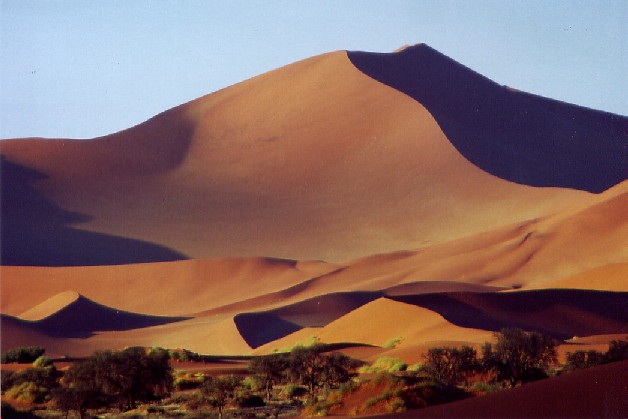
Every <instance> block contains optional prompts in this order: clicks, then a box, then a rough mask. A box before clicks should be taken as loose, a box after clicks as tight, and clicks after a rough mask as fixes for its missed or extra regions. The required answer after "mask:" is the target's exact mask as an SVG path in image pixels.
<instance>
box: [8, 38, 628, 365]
mask: <svg viewBox="0 0 628 419" xmlns="http://www.w3.org/2000/svg"><path fill="white" fill-rule="evenodd" d="M625 127H626V118H624V117H621V116H617V115H610V114H605V113H601V112H597V111H593V110H589V109H584V108H579V107H576V106H573V105H569V104H564V103H560V102H556V101H552V100H549V99H545V98H541V97H537V96H534V95H530V94H525V93H520V92H513V91H511V90H509V89H507V88H504V87H502V86H499V85H497V84H496V83H494V82H492V81H490V80H488V79H486V78H484V77H483V76H481V75H479V74H477V73H475V72H473V71H472V70H469V69H467V68H466V67H464V66H462V65H460V64H458V63H456V62H455V61H453V60H451V59H449V58H447V57H445V56H443V55H442V54H440V53H438V52H436V51H434V50H432V49H431V48H429V47H427V46H424V45H418V46H411V47H408V48H404V49H402V50H400V51H399V52H397V53H395V54H383V55H382V54H373V53H356V52H346V51H337V52H333V53H329V54H323V55H320V56H316V57H312V58H310V59H306V60H303V61H300V62H297V63H294V64H290V65H287V66H285V67H282V68H279V69H277V70H274V71H271V72H269V73H266V74H262V75H260V76H258V77H254V78H252V79H250V80H246V81H243V82H241V83H238V84H236V85H234V86H230V87H228V88H226V89H223V90H220V91H218V92H214V93H211V94H209V95H206V96H203V97H200V98H198V99H196V100H193V101H191V102H189V103H186V104H183V105H180V106H178V107H176V108H173V109H171V110H168V111H165V112H163V113H161V114H159V115H157V116H155V117H154V118H151V119H150V120H148V121H146V122H144V123H142V124H139V125H137V126H135V127H132V128H129V129H128V130H124V131H121V132H118V133H114V134H111V135H108V136H104V137H100V138H96V139H91V140H70V139H39V138H31V139H9V140H2V141H0V155H2V160H1V161H0V166H1V169H2V176H1V182H0V183H1V186H2V190H1V193H2V197H3V198H2V205H1V209H2V212H1V214H0V215H1V218H2V222H3V228H2V236H1V237H0V276H1V278H2V281H1V285H0V286H1V288H2V293H1V295H0V305H1V312H2V314H3V319H2V322H1V323H0V325H1V327H2V335H3V339H2V342H0V343H1V345H2V347H3V348H5V347H6V345H7V344H11V345H18V344H32V343H33V342H37V341H41V342H42V344H45V345H47V346H50V347H51V348H54V351H55V352H54V353H57V354H83V355H85V354H89V353H90V351H93V350H95V349H105V348H117V347H124V346H131V345H144V346H164V347H185V348H188V349H192V350H194V351H197V352H201V353H212V354H230V355H243V354H250V353H261V352H263V351H264V350H266V349H267V348H271V347H276V346H277V345H279V344H281V345H284V344H285V345H289V344H294V343H295V342H297V341H298V340H299V339H305V338H308V337H311V336H313V335H316V336H319V335H320V337H321V339H326V340H328V341H332V342H335V343H338V342H341V341H346V340H347V339H350V340H355V342H353V343H357V344H362V345H384V343H385V342H386V340H388V339H394V338H397V337H399V336H398V335H402V334H403V337H404V341H403V342H405V343H401V344H400V346H399V347H398V348H395V349H389V350H388V349H387V350H388V351H390V352H389V353H391V354H400V356H401V355H403V356H409V355H408V354H410V353H411V352H413V353H414V352H417V351H418V349H417V348H424V347H425V345H427V344H428V343H427V342H457V343H462V342H464V341H466V342H467V343H471V344H476V343H477V342H480V341H483V340H485V338H486V337H487V336H489V335H490V334H491V332H492V331H494V330H498V328H499V327H502V326H505V325H507V326H519V327H524V328H535V329H538V330H541V331H544V332H546V333H549V334H552V335H553V336H556V337H559V338H561V339H564V338H570V337H572V336H574V335H578V336H585V337H586V336H587V335H593V336H606V335H608V336H610V334H617V333H624V332H625V331H626V329H625V324H626V323H628V322H626V317H625V315H624V314H623V312H622V310H621V307H622V306H625V303H626V293H627V291H628V289H627V288H626V285H625V279H624V277H625V268H626V264H627V262H628V247H626V245H625V244H626V238H627V237H628V217H626V214H627V211H628V181H626V180H625V177H626V176H625V174H626V173H625V167H624V166H625V165H624V164H623V160H622V156H623V143H622V139H624V138H625V132H624V131H625ZM548 139H555V141H549V140H548ZM552 288H556V289H552ZM575 288H579V289H580V290H574V289H575ZM595 290H597V292H596V291H595ZM602 291H606V292H602ZM42 302H43V303H42ZM111 307H116V309H113V308H111ZM138 313H142V314H141V315H140V314H138ZM20 315H21V316H23V319H20V318H17V317H16V316H20ZM370 319H377V321H376V322H374V324H373V327H364V328H363V330H361V326H363V325H367V326H368V321H367V320H370ZM408 319H410V320H408ZM417 319H423V322H421V321H419V320H417ZM415 320H416V321H415ZM387 324H392V326H391V327H387ZM402 327H405V328H403V330H402V329H401V328H402ZM360 330H361V331H360ZM404 330H405V332H404ZM402 332H404V333H402ZM5 337H6V338H5ZM600 339H601V338H600ZM360 341H361V342H360ZM570 344H572V343H570ZM595 344H596V345H597V344H599V343H595ZM592 345H593V344H592ZM352 350H353V351H356V353H358V352H360V351H361V352H360V353H362V354H363V356H365V357H371V356H376V354H381V353H382V351H383V350H384V349H383V348H381V347H379V346H360V347H355V348H353V349H352ZM395 351H397V352H395ZM417 353H418V352H417Z"/></svg>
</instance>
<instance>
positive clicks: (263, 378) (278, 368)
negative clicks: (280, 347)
mask: <svg viewBox="0 0 628 419" xmlns="http://www.w3.org/2000/svg"><path fill="white" fill-rule="evenodd" d="M289 365H290V363H289V361H288V358H287V357H286V356H285V355H284V354H272V355H268V356H259V357H255V358H253V359H252V360H251V363H250V368H251V369H252V370H253V372H254V373H255V374H256V376H257V377H258V379H259V381H260V382H261V384H262V386H263V387H264V390H265V392H266V399H267V400H270V398H271V394H272V390H273V387H274V386H276V385H278V384H281V383H283V382H285V380H286V374H287V370H288V367H289Z"/></svg>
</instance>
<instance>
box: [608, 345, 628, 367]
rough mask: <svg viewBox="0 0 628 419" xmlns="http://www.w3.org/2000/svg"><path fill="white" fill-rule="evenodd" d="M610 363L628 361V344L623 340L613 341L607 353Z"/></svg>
mask: <svg viewBox="0 0 628 419" xmlns="http://www.w3.org/2000/svg"><path fill="white" fill-rule="evenodd" d="M606 358H607V359H608V362H617V361H623V360H624V359H628V342H626V341H623V340H612V341H611V342H610V343H609V345H608V351H607V352H606Z"/></svg>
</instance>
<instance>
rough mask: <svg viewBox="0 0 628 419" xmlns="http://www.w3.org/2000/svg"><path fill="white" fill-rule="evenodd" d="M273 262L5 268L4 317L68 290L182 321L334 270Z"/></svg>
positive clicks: (0, 271)
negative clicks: (190, 314)
mask: <svg viewBox="0 0 628 419" xmlns="http://www.w3.org/2000/svg"><path fill="white" fill-rule="evenodd" d="M301 266H303V265H302V264H300V263H296V262H294V261H288V260H277V259H268V258H250V259H244V258H241V259H213V260H189V261H178V262H164V263H150V264H135V265H121V266H86V267H57V268H44V267H21V266H20V267H13V266H2V267H0V276H1V277H2V294H1V295H0V302H1V306H2V312H3V313H5V314H10V315H14V316H17V315H20V314H21V313H23V312H24V311H26V310H28V309H30V308H32V307H34V306H35V305H36V304H38V303H40V302H41V301H43V300H46V299H48V298H51V297H53V296H54V295H56V294H58V293H61V292H64V291H66V290H68V289H72V290H75V291H76V292H78V293H80V294H82V295H85V296H86V297H88V298H91V299H93V300H95V301H98V302H100V303H102V304H105V305H108V306H114V307H117V308H120V309H123V310H128V311H135V312H140V313H145V314H152V315H167V316H173V315H174V316H179V315H186V314H189V313H193V312H199V311H202V310H207V309H210V308H212V307H216V306H221V305H225V304H229V303H232V302H236V301H240V300H242V299H246V298H247V297H253V296H256V295H259V294H264V293H268V292H272V291H276V290H281V289H284V288H287V287H289V286H291V285H294V284H298V283H300V282H301V281H303V280H304V279H307V278H310V277H311V276H312V275H316V274H320V273H322V272H325V271H326V270H328V269H331V268H329V267H327V266H326V265H325V264H321V263H315V264H314V263H312V264H310V265H309V266H308V265H307V264H306V268H305V272H304V271H302V270H301V269H300V267H301Z"/></svg>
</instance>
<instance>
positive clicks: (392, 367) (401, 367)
mask: <svg viewBox="0 0 628 419" xmlns="http://www.w3.org/2000/svg"><path fill="white" fill-rule="evenodd" d="M407 368H408V364H406V363H405V362H404V361H402V360H401V359H399V358H390V357H386V356H383V357H379V358H377V360H376V361H375V362H374V363H373V364H372V365H365V366H363V367H361V368H360V369H359V370H358V371H359V372H360V373H361V374H369V373H374V372H390V373H393V372H400V371H405V370H406V369H407Z"/></svg>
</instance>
